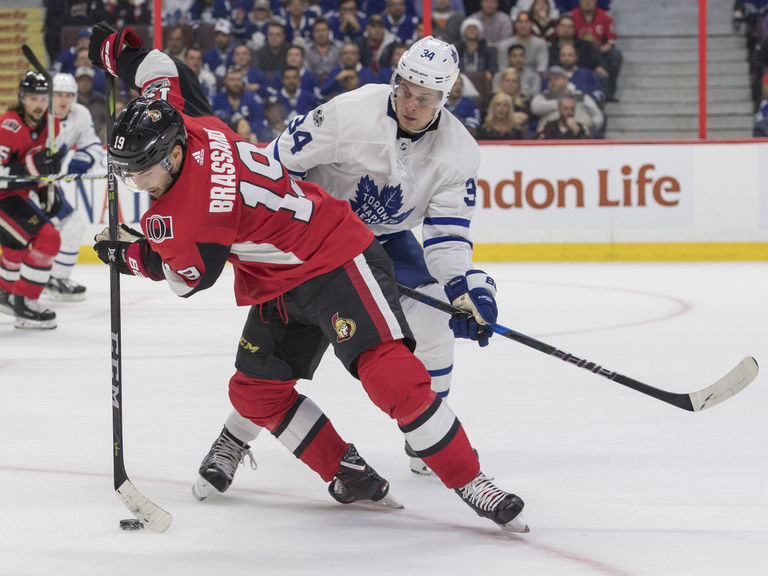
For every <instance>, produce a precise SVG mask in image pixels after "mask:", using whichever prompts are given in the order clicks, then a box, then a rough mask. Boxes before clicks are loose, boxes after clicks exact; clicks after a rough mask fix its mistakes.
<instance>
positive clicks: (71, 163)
mask: <svg viewBox="0 0 768 576" xmlns="http://www.w3.org/2000/svg"><path fill="white" fill-rule="evenodd" d="M76 99H77V83H76V82H75V78H74V76H72V75H71V74H63V73H58V74H54V76H53V108H54V113H55V114H56V117H57V118H59V119H60V121H61V124H60V126H61V138H62V141H63V142H64V144H65V145H66V146H67V148H68V150H69V151H68V153H67V155H66V156H65V157H64V160H63V162H62V174H85V173H86V172H88V171H89V170H91V169H93V168H94V167H96V169H97V170H103V160H104V158H105V156H106V154H105V152H104V147H103V145H102V143H101V140H100V139H99V137H98V136H97V135H96V130H95V128H94V127H93V117H92V116H91V112H90V111H89V110H88V108H86V107H85V106H83V105H82V104H80V103H78V102H76V101H75V100H76ZM51 222H52V223H53V224H54V225H55V226H56V228H57V230H58V231H59V234H61V248H59V253H58V254H57V255H56V259H55V260H54V261H53V268H52V269H51V277H50V279H49V280H48V284H47V285H46V287H45V290H44V294H45V295H46V296H48V297H49V298H52V299H54V300H83V299H85V286H83V285H82V284H79V283H77V282H75V281H74V280H72V279H71V278H70V275H71V274H72V267H73V266H74V265H75V262H77V256H78V254H79V252H80V244H81V242H82V240H83V233H84V232H85V227H86V224H87V222H86V218H85V215H84V214H83V213H82V212H81V211H79V210H76V209H75V208H74V207H73V206H72V204H71V203H70V202H69V200H68V199H67V198H66V196H65V195H63V194H62V207H61V210H60V211H59V213H58V214H57V215H56V217H54V218H52V219H51Z"/></svg>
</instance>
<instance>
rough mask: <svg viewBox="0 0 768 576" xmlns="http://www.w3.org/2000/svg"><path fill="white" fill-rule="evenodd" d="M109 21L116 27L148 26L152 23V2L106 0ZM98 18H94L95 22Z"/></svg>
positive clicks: (143, 0) (93, 22)
mask: <svg viewBox="0 0 768 576" xmlns="http://www.w3.org/2000/svg"><path fill="white" fill-rule="evenodd" d="M104 4H105V6H106V9H107V13H108V14H109V16H108V17H107V21H108V22H109V23H110V24H112V26H114V27H115V28H121V27H123V26H148V25H149V24H151V23H152V2H146V1H145V0H106V2H104ZM96 22H98V20H93V21H92V22H91V23H92V24H95V23H96Z"/></svg>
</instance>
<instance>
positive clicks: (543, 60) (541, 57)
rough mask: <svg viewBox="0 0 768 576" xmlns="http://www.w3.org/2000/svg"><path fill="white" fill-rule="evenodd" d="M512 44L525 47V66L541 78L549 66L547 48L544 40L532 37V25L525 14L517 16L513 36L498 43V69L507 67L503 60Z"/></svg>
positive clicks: (529, 18)
mask: <svg viewBox="0 0 768 576" xmlns="http://www.w3.org/2000/svg"><path fill="white" fill-rule="evenodd" d="M513 44H521V45H522V46H525V65H526V66H527V67H528V68H530V69H531V70H533V71H534V72H536V73H537V74H539V75H540V76H542V77H543V76H544V75H545V74H546V72H547V67H548V66H549V48H548V47H547V43H546V42H545V41H544V40H542V39H541V38H539V37H538V36H534V35H533V23H532V22H531V17H530V16H528V13H527V12H521V13H520V14H518V15H517V20H515V35H514V36H512V37H511V38H508V39H507V40H504V41H503V42H500V43H499V47H498V49H499V60H498V68H499V69H502V68H506V67H507V62H506V61H505V58H506V55H507V54H508V50H509V47H510V46H512V45H513Z"/></svg>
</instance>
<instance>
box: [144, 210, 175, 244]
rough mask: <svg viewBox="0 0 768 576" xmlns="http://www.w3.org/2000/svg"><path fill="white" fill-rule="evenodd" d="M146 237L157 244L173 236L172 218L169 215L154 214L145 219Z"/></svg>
mask: <svg viewBox="0 0 768 576" xmlns="http://www.w3.org/2000/svg"><path fill="white" fill-rule="evenodd" d="M146 228H147V238H149V239H150V240H152V241H153V242H157V243H158V244H159V243H160V242H162V241H163V240H167V239H168V238H173V220H172V219H171V217H170V216H158V215H157V214H154V215H152V216H150V217H149V218H148V219H147V223H146Z"/></svg>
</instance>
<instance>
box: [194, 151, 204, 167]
mask: <svg viewBox="0 0 768 576" xmlns="http://www.w3.org/2000/svg"><path fill="white" fill-rule="evenodd" d="M192 158H194V159H195V161H196V162H197V163H198V164H200V166H202V165H203V162H204V161H205V150H203V149H200V150H198V151H197V152H192Z"/></svg>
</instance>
